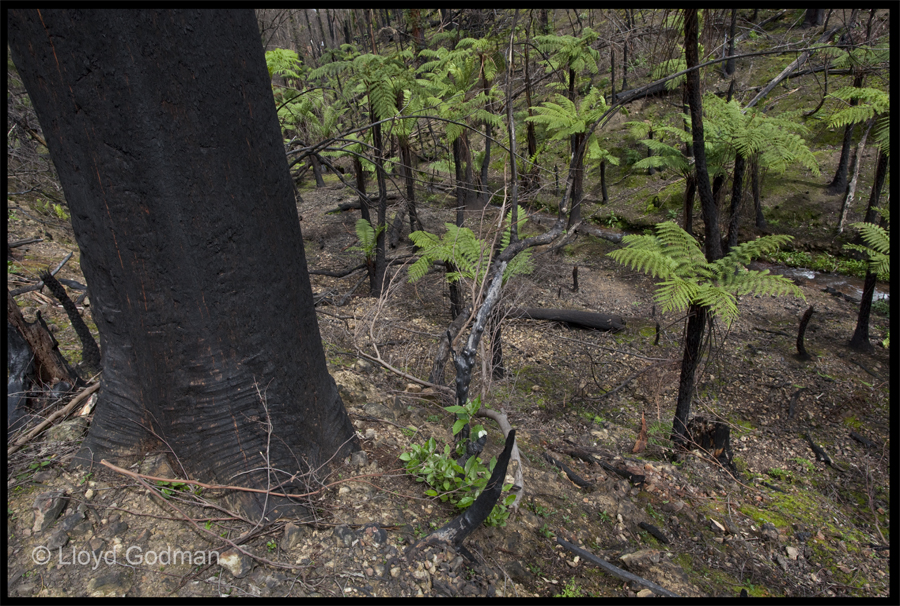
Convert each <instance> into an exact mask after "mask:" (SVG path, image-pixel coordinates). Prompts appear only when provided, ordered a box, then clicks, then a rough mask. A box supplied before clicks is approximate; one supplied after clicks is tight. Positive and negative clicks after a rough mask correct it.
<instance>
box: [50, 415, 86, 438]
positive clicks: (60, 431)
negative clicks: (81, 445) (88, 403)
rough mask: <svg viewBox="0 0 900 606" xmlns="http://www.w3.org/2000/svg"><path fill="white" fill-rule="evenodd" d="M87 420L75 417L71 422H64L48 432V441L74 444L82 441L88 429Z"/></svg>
mask: <svg viewBox="0 0 900 606" xmlns="http://www.w3.org/2000/svg"><path fill="white" fill-rule="evenodd" d="M87 425H88V422H87V419H85V418H84V417H75V418H74V419H71V420H69V421H63V422H62V423H60V424H59V425H54V426H53V427H51V428H50V429H48V430H47V439H48V440H49V441H51V442H73V441H75V440H80V439H81V438H82V436H83V435H84V431H85V430H86V429H87Z"/></svg>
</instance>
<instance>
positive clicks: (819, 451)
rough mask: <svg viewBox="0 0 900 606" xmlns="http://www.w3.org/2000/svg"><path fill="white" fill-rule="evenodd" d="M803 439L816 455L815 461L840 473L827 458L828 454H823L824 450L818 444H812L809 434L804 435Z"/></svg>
mask: <svg viewBox="0 0 900 606" xmlns="http://www.w3.org/2000/svg"><path fill="white" fill-rule="evenodd" d="M803 437H804V438H806V441H807V442H808V443H809V447H810V448H812V451H813V452H814V453H816V460H817V461H821V462H822V463H825V464H826V465H828V466H829V467H831V468H833V469H837V470H838V471H841V470H840V469H838V468H837V467H835V465H834V462H832V460H831V457H829V456H828V453H827V452H825V449H824V448H822V447H821V446H819V445H818V444H816V443H815V442H813V440H812V438H811V437H810V436H809V434H805V435H804V436H803Z"/></svg>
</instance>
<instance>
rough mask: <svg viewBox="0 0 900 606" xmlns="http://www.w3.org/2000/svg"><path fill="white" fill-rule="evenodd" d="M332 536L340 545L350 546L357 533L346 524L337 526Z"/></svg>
mask: <svg viewBox="0 0 900 606" xmlns="http://www.w3.org/2000/svg"><path fill="white" fill-rule="evenodd" d="M332 536H333V537H334V538H335V541H336V542H337V545H338V547H350V546H351V545H352V544H353V541H354V540H355V539H356V533H354V532H353V531H352V530H350V527H349V526H346V525H344V524H341V525H340V526H338V527H336V528H335V529H334V533H333V534H332Z"/></svg>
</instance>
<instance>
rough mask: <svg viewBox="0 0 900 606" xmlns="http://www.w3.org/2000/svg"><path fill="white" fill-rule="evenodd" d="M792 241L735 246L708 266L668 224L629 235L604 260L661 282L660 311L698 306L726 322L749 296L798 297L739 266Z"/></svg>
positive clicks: (789, 287) (773, 279)
mask: <svg viewBox="0 0 900 606" xmlns="http://www.w3.org/2000/svg"><path fill="white" fill-rule="evenodd" d="M790 239H791V236H786V235H782V234H778V235H773V236H765V237H763V238H758V239H757V240H754V241H752V242H745V243H743V244H740V245H738V246H736V247H735V248H734V249H732V251H731V252H730V253H729V254H728V255H726V256H725V257H723V258H722V259H719V260H717V261H715V262H713V263H707V261H706V258H705V256H704V255H703V252H702V250H701V248H700V245H699V243H698V242H697V240H696V239H694V238H693V237H692V236H691V235H690V234H688V233H687V232H685V231H684V230H683V229H681V228H680V227H679V226H678V225H676V224H675V223H672V222H666V223H660V224H659V225H657V226H656V235H629V236H625V237H624V238H623V239H622V241H623V243H624V244H625V248H622V249H619V250H616V251H613V252H611V253H609V256H610V257H612V258H613V259H615V260H616V261H618V262H619V263H622V264H623V265H626V266H628V267H630V268H632V269H636V270H638V271H641V272H644V273H648V274H650V275H651V276H652V277H654V278H661V281H660V282H658V283H657V288H658V289H657V292H656V294H655V295H654V300H655V301H656V302H657V303H658V304H659V305H660V306H661V307H662V309H663V311H671V310H678V311H684V310H686V309H687V308H688V307H689V306H690V305H693V304H699V305H702V306H704V307H707V308H709V310H710V312H711V313H712V314H713V315H715V316H717V317H720V318H721V319H723V320H724V321H725V322H728V323H730V322H731V321H732V320H733V319H734V318H735V317H736V316H737V314H738V310H737V305H736V297H738V296H741V295H744V294H748V293H754V294H769V293H772V294H779V295H780V294H784V293H791V294H793V295H795V296H798V297H801V298H803V293H802V292H801V291H800V289H799V288H797V286H796V285H794V283H793V282H791V281H790V280H788V279H787V278H785V277H783V276H779V275H770V274H769V272H768V270H766V271H762V272H760V271H746V270H744V266H745V265H746V264H748V263H749V262H750V260H751V259H752V258H754V257H756V256H759V255H760V254H764V253H766V252H770V251H772V250H774V249H776V248H778V247H779V246H781V245H783V244H785V243H787V242H788V241H789V240H790Z"/></svg>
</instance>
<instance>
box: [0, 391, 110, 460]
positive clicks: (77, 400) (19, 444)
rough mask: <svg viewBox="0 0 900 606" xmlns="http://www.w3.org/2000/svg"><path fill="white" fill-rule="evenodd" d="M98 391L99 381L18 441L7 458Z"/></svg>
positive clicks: (8, 451)
mask: <svg viewBox="0 0 900 606" xmlns="http://www.w3.org/2000/svg"><path fill="white" fill-rule="evenodd" d="M98 389H100V382H99V381H98V382H97V383H94V384H93V385H91V386H90V387H88V388H86V389H85V390H83V391H82V392H81V393H79V394H78V395H77V396H75V397H74V398H72V401H71V402H69V403H68V404H66V405H65V406H64V407H63V408H60V409H59V410H57V411H56V412H54V413H53V414H52V415H50V416H49V417H47V418H46V419H44V420H43V421H41V423H40V424H38V426H37V427H35V428H34V429H32V430H31V431H29V432H28V433H27V434H25V435H24V436H22V437H21V438H19V439H18V440H16V441H15V443H14V444H13V445H12V446H10V447H9V448H8V449H7V450H6V456H9V455H11V454H12V453H14V452H16V451H17V450H19V449H20V448H22V446H24V445H25V444H26V443H28V441H29V440H31V439H32V438H33V437H34V436H36V435H38V434H39V433H41V432H42V431H44V430H45V429H46V428H47V427H49V426H50V425H51V424H52V423H53V421H55V420H56V419H58V418H60V417H64V416H66V415H67V414H69V413H70V412H72V410H73V409H74V408H75V407H76V406H78V405H79V404H81V402H83V401H84V399H85V398H87V397H88V396H89V395H91V394H92V393H94V392H95V391H97V390H98Z"/></svg>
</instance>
